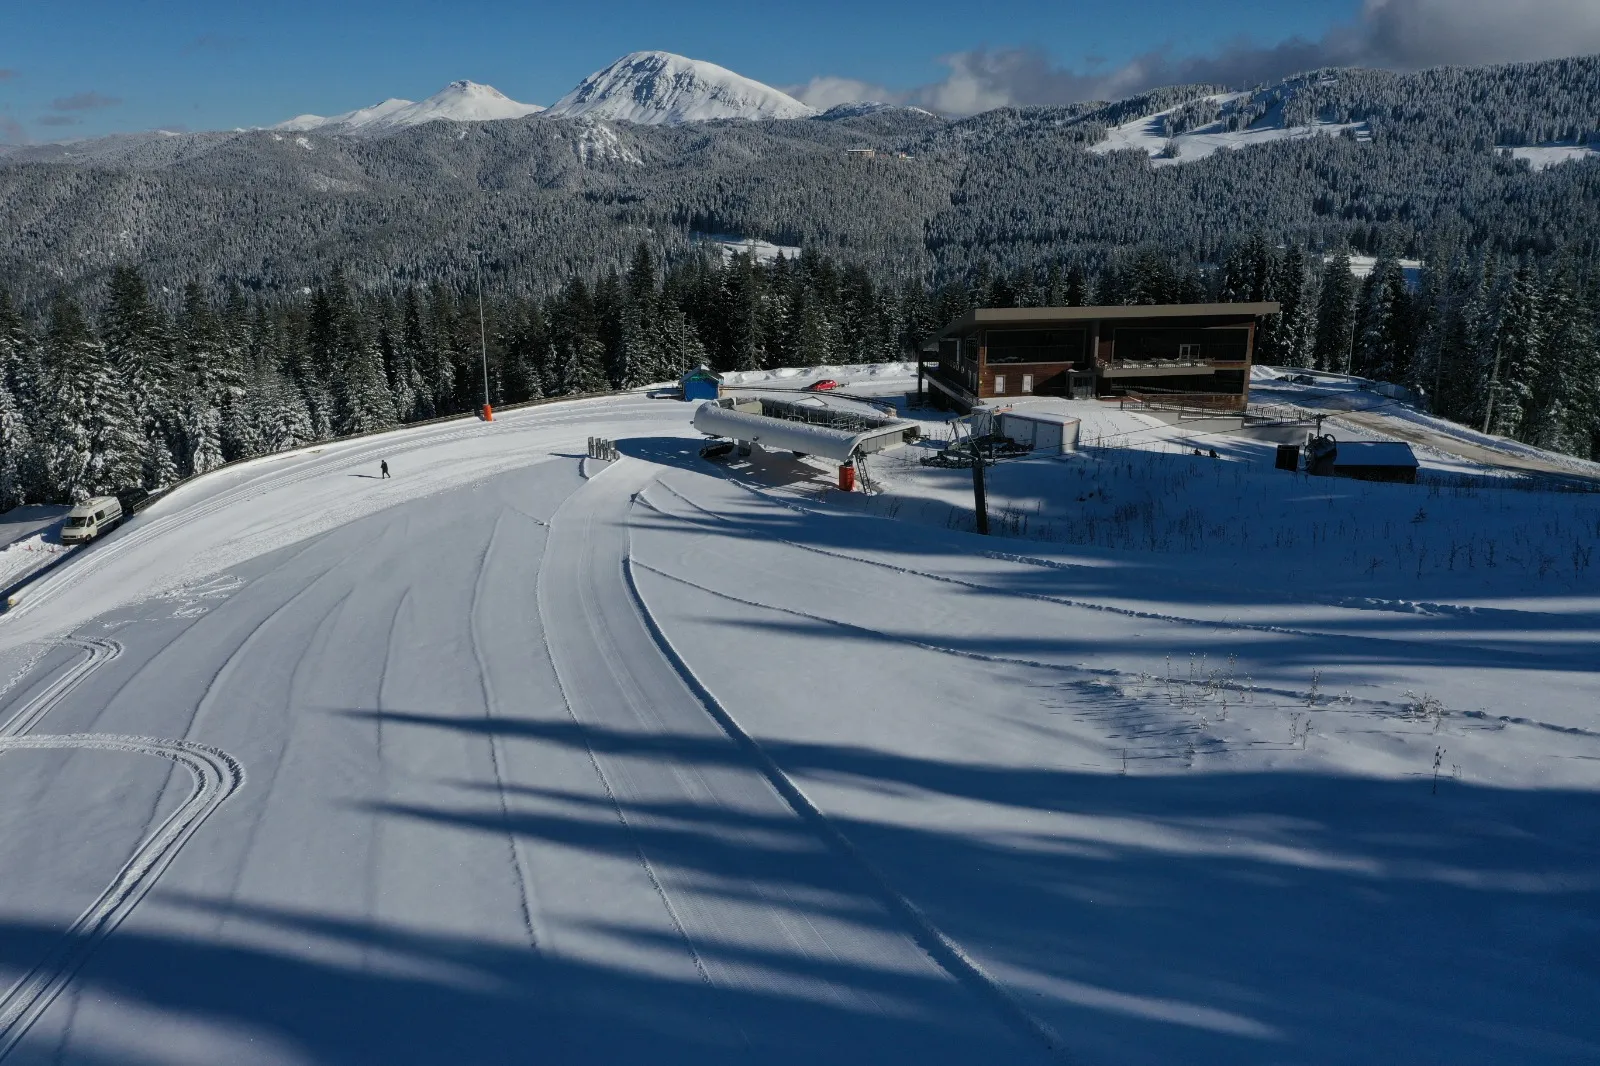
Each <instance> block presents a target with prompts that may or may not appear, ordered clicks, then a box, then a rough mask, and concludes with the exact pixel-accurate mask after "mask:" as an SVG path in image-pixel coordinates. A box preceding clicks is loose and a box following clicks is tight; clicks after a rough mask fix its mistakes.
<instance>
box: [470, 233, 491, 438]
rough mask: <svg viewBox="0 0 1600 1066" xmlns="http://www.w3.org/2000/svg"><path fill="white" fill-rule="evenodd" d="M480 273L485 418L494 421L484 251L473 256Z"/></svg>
mask: <svg viewBox="0 0 1600 1066" xmlns="http://www.w3.org/2000/svg"><path fill="white" fill-rule="evenodd" d="M473 263H474V265H475V266H476V267H477V275H478V349H479V351H480V352H481V353H482V354H483V420H484V421H485V422H493V421H494V408H493V407H491V406H490V405H489V334H488V331H487V330H486V329H485V328H484V324H483V252H482V251H481V250H480V251H478V252H477V253H476V255H475V256H474V258H473Z"/></svg>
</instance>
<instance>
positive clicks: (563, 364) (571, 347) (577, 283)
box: [550, 275, 607, 396]
mask: <svg viewBox="0 0 1600 1066" xmlns="http://www.w3.org/2000/svg"><path fill="white" fill-rule="evenodd" d="M551 319H552V321H551V330H550V332H551V342H552V344H551V347H552V348H553V354H552V356H551V366H552V368H553V369H552V375H551V376H552V379H553V380H552V381H551V382H550V387H551V392H552V394H553V395H556V396H570V395H573V394H575V393H588V392H603V391H605V389H606V387H607V382H606V372H605V345H604V343H603V342H602V341H601V338H600V318H599V315H598V313H597V312H596V310H595V305H594V298H593V297H592V296H591V295H590V293H589V287H588V286H587V285H585V284H584V282H583V279H582V278H580V277H578V276H577V275H573V276H572V278H570V279H569V280H568V281H567V284H566V285H565V286H564V287H563V288H562V290H561V295H560V298H559V299H558V301H557V304H556V307H554V308H553V309H552V315H551Z"/></svg>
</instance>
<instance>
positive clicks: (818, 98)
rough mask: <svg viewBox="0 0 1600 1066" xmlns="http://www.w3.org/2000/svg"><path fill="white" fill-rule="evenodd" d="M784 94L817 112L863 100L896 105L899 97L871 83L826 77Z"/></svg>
mask: <svg viewBox="0 0 1600 1066" xmlns="http://www.w3.org/2000/svg"><path fill="white" fill-rule="evenodd" d="M784 92H786V93H788V94H789V95H790V96H792V97H794V98H795V99H796V100H799V101H800V102H801V103H803V104H810V105H811V106H812V107H814V108H816V109H817V110H819V111H826V110H828V108H830V107H834V106H835V105H837V104H854V103H859V102H861V101H863V100H877V101H879V102H880V103H886V104H892V103H898V102H899V96H900V95H901V94H898V93H894V92H891V91H890V90H888V89H886V88H884V87H883V86H882V85H874V84H872V83H871V82H867V81H858V80H856V79H855V78H835V77H829V76H826V75H824V76H823V77H819V78H812V79H811V80H810V81H808V82H806V83H805V84H804V85H796V86H792V87H790V88H787V89H785V90H784Z"/></svg>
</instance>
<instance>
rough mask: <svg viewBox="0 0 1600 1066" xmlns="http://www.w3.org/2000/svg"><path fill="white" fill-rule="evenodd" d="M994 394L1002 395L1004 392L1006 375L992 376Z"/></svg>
mask: <svg viewBox="0 0 1600 1066" xmlns="http://www.w3.org/2000/svg"><path fill="white" fill-rule="evenodd" d="M994 394H995V395H996V396H1004V395H1005V394H1006V376H1005V375H1004V374H996V375H995V376H994Z"/></svg>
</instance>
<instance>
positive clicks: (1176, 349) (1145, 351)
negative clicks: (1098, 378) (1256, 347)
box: [1112, 326, 1250, 366]
mask: <svg viewBox="0 0 1600 1066" xmlns="http://www.w3.org/2000/svg"><path fill="white" fill-rule="evenodd" d="M1113 337H1114V340H1115V343H1114V345H1113V352H1112V362H1113V363H1114V364H1115V365H1118V366H1128V365H1137V364H1139V363H1150V364H1154V365H1160V364H1161V363H1167V364H1169V365H1172V364H1183V363H1188V364H1191V365H1192V364H1195V363H1198V362H1201V361H1202V360H1211V361H1213V362H1218V363H1242V362H1245V361H1246V360H1247V359H1249V358H1250V331H1249V330H1248V329H1240V328H1233V327H1228V328H1221V329H1218V328H1203V327H1196V326H1132V327H1123V328H1121V329H1118V330H1117V331H1116V332H1115V333H1114V334H1113Z"/></svg>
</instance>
